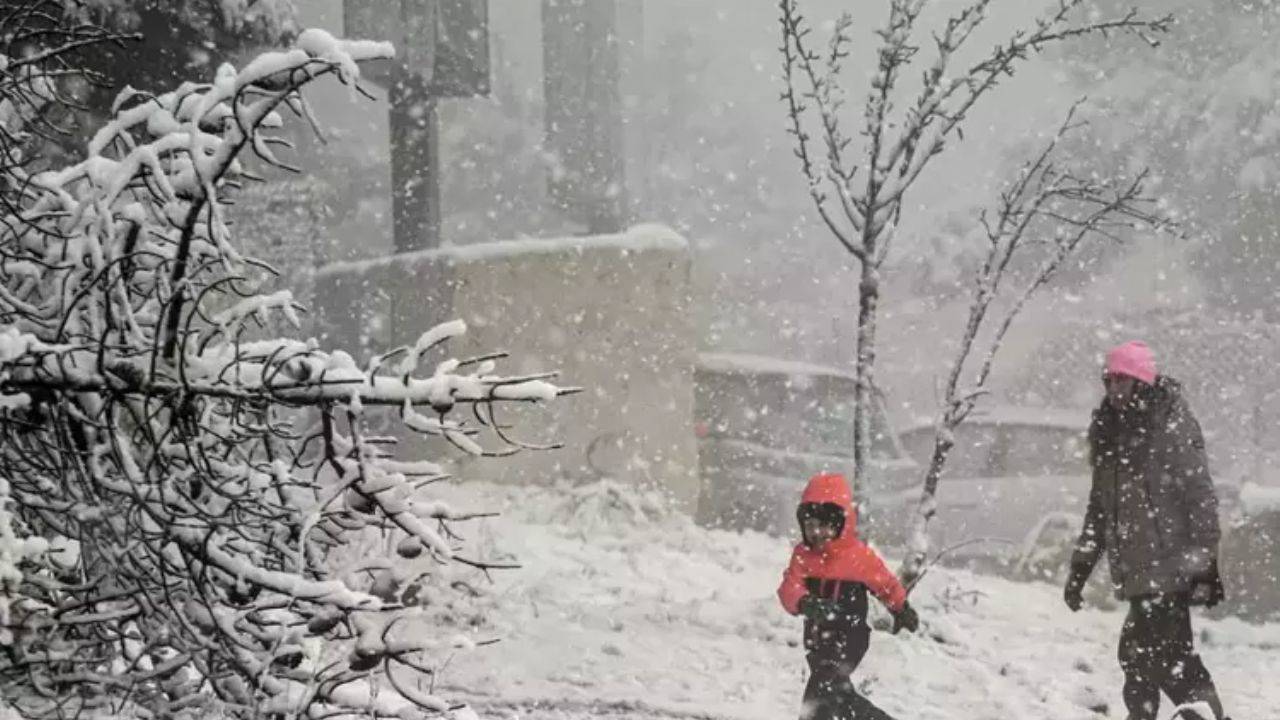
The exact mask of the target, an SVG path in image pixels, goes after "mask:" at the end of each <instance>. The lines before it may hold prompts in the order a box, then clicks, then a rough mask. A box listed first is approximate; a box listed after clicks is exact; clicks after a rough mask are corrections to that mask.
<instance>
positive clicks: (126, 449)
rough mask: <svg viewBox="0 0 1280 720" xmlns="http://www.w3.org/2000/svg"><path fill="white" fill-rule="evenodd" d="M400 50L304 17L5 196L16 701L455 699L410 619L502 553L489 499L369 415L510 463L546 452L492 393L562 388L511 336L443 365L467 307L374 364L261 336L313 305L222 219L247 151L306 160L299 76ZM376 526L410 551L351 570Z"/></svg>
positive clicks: (10, 684)
mask: <svg viewBox="0 0 1280 720" xmlns="http://www.w3.org/2000/svg"><path fill="white" fill-rule="evenodd" d="M392 53H393V49H392V48H391V47H390V46H389V45H387V44H385V43H375V42H355V41H344V40H338V39H335V38H333V37H331V36H329V35H328V34H327V33H324V32H322V31H317V30H308V31H306V32H303V33H302V34H301V35H300V36H299V38H298V42H297V45H296V47H294V48H293V49H292V50H289V51H285V52H269V53H266V54H264V55H261V56H259V57H258V58H257V59H255V60H253V61H251V62H250V63H248V65H246V66H245V67H244V68H242V69H240V70H236V69H235V68H233V67H231V66H229V65H224V66H222V67H221V68H220V69H219V70H218V72H217V75H216V77H215V78H214V79H213V81H212V82H209V83H184V84H183V85H181V86H180V87H178V88H176V89H174V90H172V91H170V92H166V93H163V94H159V95H152V94H149V93H145V92H140V91H136V90H133V89H126V90H125V91H124V92H122V93H121V94H120V96H119V98H118V100H117V102H116V106H115V108H114V117H113V119H112V120H111V121H110V122H109V123H108V124H107V125H106V126H105V127H103V128H102V129H101V130H100V131H99V132H98V133H97V134H96V135H95V136H94V137H93V139H92V140H91V141H90V142H89V144H88V148H87V154H86V157H85V159H84V160H83V161H81V162H79V163H76V164H74V165H71V166H69V167H65V168H62V169H59V170H54V171H47V172H40V173H36V174H31V175H29V176H26V177H25V178H23V180H24V181H23V182H22V184H21V185H18V186H16V187H14V188H11V189H12V190H13V192H12V193H11V196H10V198H9V199H10V206H9V211H8V212H6V213H5V214H4V223H3V225H0V436H2V440H0V443H2V444H0V697H2V698H3V700H4V703H8V704H9V705H10V706H11V707H12V708H13V709H15V710H17V711H18V712H19V713H20V714H22V715H24V716H26V717H33V718H44V717H69V716H78V715H80V714H81V713H86V712H87V713H91V714H92V713H98V714H105V713H129V714H133V713H134V712H137V713H141V714H146V715H149V716H156V717H159V716H163V717H173V716H176V715H178V714H180V713H183V712H199V711H210V712H217V713H220V714H225V715H229V716H234V717H246V718H247V717H256V716H258V714H259V713H266V714H269V715H279V716H290V717H304V716H305V717H313V718H318V717H341V716H362V717H400V718H406V719H407V718H410V717H414V718H417V717H422V713H423V711H424V710H427V711H432V712H434V713H441V714H447V713H450V712H451V710H452V709H453V708H452V706H451V705H449V704H448V703H447V702H445V701H444V700H442V699H440V698H437V697H435V696H434V695H432V694H431V693H430V692H427V691H424V690H423V689H422V686H421V685H420V684H419V682H418V681H417V678H419V677H421V675H422V673H424V672H430V671H431V668H432V666H433V663H432V660H431V657H432V655H433V654H436V655H438V654H439V653H441V652H442V651H444V650H448V649H449V648H451V647H452V644H451V643H450V642H449V641H444V643H443V645H442V643H441V641H440V640H439V639H437V638H427V639H424V638H416V637H412V638H411V637H409V636H407V635H406V634H405V630H404V628H405V626H406V625H407V623H408V622H409V621H410V620H411V619H412V618H413V617H414V615H415V612H417V608H416V607H415V606H416V604H417V603H420V602H422V599H423V594H424V591H423V590H422V587H424V586H425V585H424V581H422V580H421V578H430V577H431V576H432V574H433V573H435V572H437V571H438V569H439V568H441V567H442V566H443V565H444V564H446V563H450V562H456V563H464V564H468V565H472V566H475V567H478V568H481V569H486V570H487V569H489V568H492V567H499V565H495V564H493V563H488V562H485V561H484V560H483V559H476V558H472V557H466V556H465V555H464V554H463V553H461V552H460V549H461V548H460V547H459V538H458V536H457V535H456V534H455V533H454V532H453V530H451V527H453V526H454V524H455V523H457V522H461V521H463V520H465V519H467V518H468V517H473V516H474V514H472V513H463V512H460V511H457V510H455V509H453V508H451V507H448V506H446V505H444V504H441V503H438V502H432V501H429V500H427V499H426V498H425V497H424V492H423V490H422V488H423V487H424V486H426V485H429V484H430V483H432V482H436V481H439V480H441V479H442V478H443V477H444V476H445V475H444V471H443V469H442V468H441V466H440V465H439V464H437V463H434V462H426V461H411V460H404V459H398V458H397V457H396V456H395V454H394V452H393V450H394V441H393V440H392V439H390V438H386V437H378V436H374V435H370V434H369V433H368V432H367V430H366V429H365V418H366V416H367V415H368V414H370V413H375V412H395V413H397V414H398V416H399V418H400V420H401V421H402V424H403V426H404V427H405V428H406V430H407V431H409V432H413V433H418V434H421V435H426V436H431V437H436V438H440V439H442V440H443V441H446V442H448V443H451V444H452V445H453V446H455V447H456V448H458V449H459V450H460V451H461V452H464V453H469V454H473V455H478V454H507V453H510V452H513V451H516V450H520V449H524V448H530V447H537V446H536V445H534V444H532V443H525V442H520V441H518V440H515V439H514V438H513V437H511V435H510V434H509V433H510V431H509V430H508V429H507V427H506V426H505V425H504V424H502V423H500V422H499V421H498V420H497V418H496V413H497V412H498V410H497V408H499V407H500V406H501V405H502V404H504V403H540V402H547V401H550V400H553V399H555V398H556V397H557V396H559V395H562V394H564V393H566V392H569V390H566V389H563V388H560V387H557V386H556V385H554V384H552V382H551V381H552V380H553V379H554V376H553V375H552V374H538V375H521V376H507V375H502V374H499V373H497V372H496V361H498V360H500V359H501V357H502V356H501V355H500V354H495V355H492V356H487V357H480V358H474V359H462V360H458V359H450V358H448V357H447V356H444V355H443V354H442V353H443V348H444V346H445V345H446V344H447V343H448V342H449V341H450V340H453V339H455V338H457V337H458V336H459V335H461V334H462V333H464V332H465V330H466V327H465V325H464V324H463V323H462V322H460V321H455V322H451V323H446V324H444V325H441V326H439V327H437V328H434V329H432V330H431V331H429V332H427V333H425V334H424V335H423V336H422V337H421V338H420V339H419V340H418V341H417V342H415V343H414V344H412V345H408V346H404V347H401V348H396V349H393V350H392V351H390V352H388V353H387V354H385V355H382V356H379V357H376V358H374V359H373V360H371V361H370V362H369V363H368V364H367V365H366V366H364V367H359V366H357V364H356V362H355V360H354V359H353V358H352V357H351V356H350V355H348V354H347V353H345V352H343V351H341V350H333V351H326V350H323V349H321V348H320V347H318V346H317V345H316V344H315V342H314V341H307V342H303V341H300V340H296V339H290V338H283V337H269V336H266V334H265V333H264V332H262V330H261V328H262V327H263V326H264V325H265V321H266V319H267V318H268V317H270V316H273V315H279V316H283V317H286V318H290V319H293V320H294V321H295V322H296V313H297V312H298V310H299V308H298V306H297V305H296V304H295V303H294V301H293V299H292V297H291V296H290V294H289V293H288V292H277V293H271V294H267V293H263V292H261V291H259V289H258V288H259V287H261V286H262V282H263V281H264V280H265V279H266V278H267V277H268V276H269V275H271V274H272V271H271V269H270V268H268V267H266V266H264V265H263V264H262V263H260V262H258V261H256V260H254V259H253V258H250V257H246V256H244V255H242V253H241V252H240V251H239V249H238V248H237V246H236V242H235V238H234V237H233V233H232V228H231V226H230V225H229V224H228V222H227V220H226V217H225V212H226V211H225V206H226V205H227V204H228V203H230V202H233V201H234V198H235V192H236V190H237V188H238V187H239V186H240V185H241V184H242V183H245V182H250V181H254V180H256V179H257V174H256V173H255V172H254V171H253V168H258V169H270V168H282V169H289V167H290V166H289V164H288V163H287V162H286V161H285V160H283V159H282V158H281V157H279V156H278V155H277V154H276V153H277V148H279V147H281V146H284V145H286V143H285V141H283V140H282V139H281V138H279V137H277V136H275V135H273V134H272V131H273V129H275V128H278V127H280V126H281V124H282V123H283V122H284V119H285V117H284V116H285V114H289V113H291V114H294V115H297V116H299V117H304V118H310V113H311V110H310V108H309V106H308V105H307V102H306V100H305V99H304V97H303V96H302V95H301V93H300V90H301V89H302V88H303V87H304V86H306V85H307V84H308V83H311V82H313V81H314V80H316V79H317V78H320V77H322V76H326V75H333V76H336V77H337V78H338V79H339V80H341V81H342V82H344V83H346V84H348V85H350V86H351V87H352V88H353V90H355V91H359V85H358V82H359V67H358V62H359V61H361V60H367V59H372V58H380V57H388V56H390V55H391V54H392ZM428 362H429V363H432V365H427V364H426V363H428ZM458 410H468V411H470V414H471V415H472V417H473V421H468V420H467V419H465V418H461V417H458V416H459V413H458V412H456V411H458ZM369 535H376V536H381V537H383V538H384V539H385V540H386V541H387V544H388V546H389V547H391V546H394V547H395V548H396V554H397V558H395V559H394V563H395V572H394V573H393V574H388V573H386V572H383V573H372V574H370V575H369V576H365V575H357V576H353V577H345V576H341V574H340V573H337V572H335V570H334V566H333V563H332V562H331V557H330V556H331V552H332V551H333V550H335V549H337V548H340V547H343V546H345V545H348V544H349V543H351V542H352V541H353V540H356V539H359V538H361V537H367V536H369ZM385 564H386V563H384V565H385ZM404 578H418V579H419V580H418V581H416V586H415V588H414V591H413V592H412V593H410V592H409V591H408V590H407V588H406V587H405V585H406V583H405V582H403V579H404ZM397 579H400V580H399V581H398V580H397ZM463 644H465V643H463ZM379 673H380V674H382V675H383V676H385V677H386V678H387V680H386V682H383V681H382V680H379V679H377V678H375V677H372V676H373V675H377V674H379Z"/></svg>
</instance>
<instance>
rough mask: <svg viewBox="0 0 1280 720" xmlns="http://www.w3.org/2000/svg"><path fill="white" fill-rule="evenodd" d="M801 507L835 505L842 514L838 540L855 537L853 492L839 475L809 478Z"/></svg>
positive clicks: (856, 523) (820, 474)
mask: <svg viewBox="0 0 1280 720" xmlns="http://www.w3.org/2000/svg"><path fill="white" fill-rule="evenodd" d="M800 503H801V504H802V505H809V504H813V505H824V504H829V505H835V506H837V507H839V508H840V510H841V511H843V512H844V527H843V529H842V530H841V531H840V537H839V538H838V540H843V539H845V538H852V537H856V536H857V525H858V513H857V512H856V511H855V510H854V507H853V491H852V490H850V489H849V482H848V481H847V480H845V478H844V476H843V475H840V474H839V473H819V474H817V475H814V476H813V477H811V478H809V484H808V485H806V486H805V488H804V493H803V494H802V495H801V496H800Z"/></svg>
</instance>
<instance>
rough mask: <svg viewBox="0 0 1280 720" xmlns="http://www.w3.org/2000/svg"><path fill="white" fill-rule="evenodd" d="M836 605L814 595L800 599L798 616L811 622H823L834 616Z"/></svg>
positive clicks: (831, 601) (832, 601)
mask: <svg viewBox="0 0 1280 720" xmlns="http://www.w3.org/2000/svg"><path fill="white" fill-rule="evenodd" d="M835 611H836V603H835V601H834V600H827V599H825V598H820V597H817V596H814V595H805V596H804V597H802V598H800V614H801V615H804V616H805V617H806V618H808V619H809V620H811V621H813V622H825V621H826V620H827V619H829V618H830V617H831V616H832V615H834V614H835Z"/></svg>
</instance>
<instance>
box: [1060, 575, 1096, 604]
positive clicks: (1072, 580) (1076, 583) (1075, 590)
mask: <svg viewBox="0 0 1280 720" xmlns="http://www.w3.org/2000/svg"><path fill="white" fill-rule="evenodd" d="M1088 579H1089V575H1088V573H1086V572H1084V570H1083V568H1080V567H1072V568H1071V574H1070V575H1068V576H1067V586H1066V587H1065V588H1063V589H1062V601H1063V602H1065V603H1066V604H1067V607H1069V608H1071V612H1078V611H1079V610H1080V608H1082V607H1084V584H1085V582H1086V581H1087V580H1088Z"/></svg>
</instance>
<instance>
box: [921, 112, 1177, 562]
mask: <svg viewBox="0 0 1280 720" xmlns="http://www.w3.org/2000/svg"><path fill="white" fill-rule="evenodd" d="M1079 105H1080V103H1079V102H1077V103H1076V104H1075V105H1074V106H1072V108H1071V110H1070V111H1069V112H1068V113H1067V117H1066V119H1065V121H1064V122H1063V123H1062V125H1061V126H1060V127H1059V128H1058V131H1057V132H1056V133H1055V134H1054V136H1053V138H1052V139H1051V140H1050V141H1049V142H1048V143H1047V144H1046V145H1045V147H1044V149H1043V150H1042V151H1041V152H1040V153H1039V154H1038V155H1037V156H1036V157H1035V158H1034V159H1032V160H1031V161H1029V162H1028V163H1026V165H1024V166H1023V168H1022V169H1021V171H1020V172H1019V173H1018V175H1017V177H1016V178H1015V179H1014V180H1013V182H1012V183H1010V184H1009V186H1008V187H1007V188H1006V189H1005V190H1004V191H1003V192H1002V193H1001V194H1000V198H999V201H998V202H997V204H996V207H995V211H994V213H990V212H987V211H985V210H984V211H983V212H982V213H981V215H980V217H979V222H980V224H981V225H982V228H983V231H984V234H985V237H986V242H987V245H986V250H987V252H986V257H985V259H984V261H983V264H982V266H981V267H980V268H979V269H978V270H977V271H976V272H975V275H974V278H973V296H972V299H971V301H970V304H969V315H968V319H967V321H966V323H965V327H964V332H963V334H962V335H961V337H960V345H959V348H958V350H957V352H956V356H955V359H954V360H953V361H952V364H951V368H950V370H949V372H948V374H947V377H946V380H945V381H944V383H943V385H942V398H941V408H940V411H939V415H938V419H937V424H936V432H935V434H934V444H933V452H932V455H931V456H930V462H929V466H928V468H927V470H926V472H925V478H924V484H923V489H922V492H921V498H920V502H919V505H918V507H917V511H916V515H915V520H914V527H913V528H912V531H911V534H910V547H909V554H908V556H907V558H906V561H905V562H904V565H903V572H902V575H903V579H904V581H905V582H907V583H912V582H914V581H915V580H916V579H918V578H919V577H920V574H921V573H922V572H923V570H924V564H925V558H926V555H927V553H928V549H929V542H928V535H927V532H926V531H927V527H928V523H929V521H930V520H931V519H932V518H933V516H934V515H935V514H936V512H937V501H936V496H937V492H938V484H939V482H940V480H941V479H942V474H943V470H944V468H945V466H946V462H947V458H948V456H949V454H950V452H951V449H952V447H953V446H954V444H955V430H956V428H957V427H959V426H960V424H961V423H963V422H964V421H965V419H966V418H968V417H969V414H970V413H971V412H972V411H973V410H974V408H975V407H976V406H977V403H978V402H979V400H981V398H982V397H983V396H984V395H985V394H986V392H987V381H988V380H989V379H990V378H991V370H992V366H993V364H994V362H995V358H996V355H997V353H999V351H1000V347H1001V345H1002V344H1003V343H1004V339H1005V337H1006V336H1007V334H1008V332H1009V330H1010V328H1011V327H1012V326H1013V323H1014V321H1015V320H1016V319H1017V318H1018V316H1019V315H1020V314H1021V312H1022V310H1023V309H1024V308H1025V307H1026V305H1027V303H1028V302H1029V301H1030V300H1031V298H1032V297H1033V296H1034V295H1035V294H1036V292H1037V291H1038V290H1040V289H1041V288H1043V287H1044V286H1045V285H1046V284H1048V283H1049V282H1050V281H1052V280H1053V278H1054V277H1055V276H1056V275H1057V273H1058V271H1059V270H1060V269H1061V268H1062V267H1063V265H1064V264H1065V263H1066V261H1067V260H1068V259H1070V258H1071V257H1073V256H1074V255H1075V254H1077V253H1078V252H1079V250H1080V248H1081V247H1082V246H1083V245H1085V244H1086V243H1089V242H1100V241H1106V240H1110V241H1116V242H1118V241H1121V240H1122V239H1123V237H1122V234H1121V233H1122V232H1128V231H1133V230H1146V231H1150V232H1161V231H1170V230H1173V229H1174V225H1173V223H1172V222H1171V221H1169V220H1168V219H1167V218H1165V217H1163V216H1161V215H1160V214H1158V213H1157V212H1156V210H1155V206H1156V202H1155V201H1154V200H1153V199H1151V198H1148V197H1146V196H1145V195H1144V190H1143V183H1144V181H1145V179H1146V175H1147V173H1146V171H1143V172H1140V173H1138V175H1137V176H1136V177H1133V178H1127V179H1125V178H1121V179H1098V178H1096V177H1084V176H1082V175H1080V174H1078V173H1075V172H1073V171H1072V170H1070V169H1069V168H1067V167H1064V166H1062V165H1060V164H1059V162H1058V160H1057V158H1056V156H1055V153H1056V152H1057V150H1058V148H1059V146H1060V144H1061V143H1062V141H1063V139H1064V138H1065V137H1066V136H1068V135H1069V134H1071V133H1072V132H1075V131H1078V130H1079V129H1081V128H1082V127H1083V124H1082V123H1079V122H1078V121H1077V120H1076V111H1077V109H1078V108H1079ZM1024 267H1025V268H1026V269H1024ZM992 323H994V325H992ZM975 360H976V362H977V366H976V369H975V368H974V367H973V362H974V361H975ZM966 372H971V373H972V375H971V377H972V380H971V381H970V383H969V384H968V385H963V384H962V380H963V378H964V376H965V373H966Z"/></svg>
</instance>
